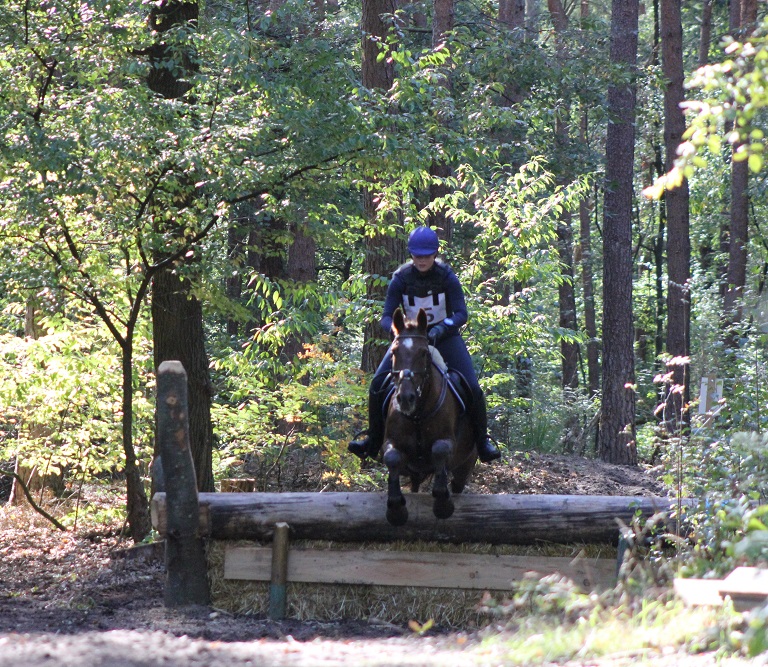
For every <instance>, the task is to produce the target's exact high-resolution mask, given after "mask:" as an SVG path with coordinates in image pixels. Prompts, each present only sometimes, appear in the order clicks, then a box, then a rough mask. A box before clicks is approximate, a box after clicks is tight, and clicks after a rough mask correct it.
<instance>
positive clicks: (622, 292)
mask: <svg viewBox="0 0 768 667" xmlns="http://www.w3.org/2000/svg"><path fill="white" fill-rule="evenodd" d="M637 31H638V0H613V2H612V9H611V62H612V63H613V64H614V65H619V66H623V67H627V68H629V69H630V70H632V69H634V67H635V65H636V62H637ZM635 104H636V93H635V86H634V84H632V83H629V84H625V85H619V86H612V87H611V88H610V89H609V92H608V114H609V118H611V119H612V120H611V121H610V122H609V123H608V134H607V139H606V169H605V204H604V211H603V216H604V220H603V258H604V259H603V289H604V297H603V383H602V387H603V392H602V401H603V402H602V415H601V422H600V434H599V439H598V452H599V456H600V458H601V459H602V460H603V461H607V462H609V463H620V464H627V465H636V464H637V446H636V442H635V387H634V384H635V370H634V354H633V338H634V336H633V330H634V323H633V321H632V270H633V263H632V177H633V162H634V153H635V141H634V139H635V129H634V122H635Z"/></svg>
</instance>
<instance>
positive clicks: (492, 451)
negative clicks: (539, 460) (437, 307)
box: [437, 336, 501, 463]
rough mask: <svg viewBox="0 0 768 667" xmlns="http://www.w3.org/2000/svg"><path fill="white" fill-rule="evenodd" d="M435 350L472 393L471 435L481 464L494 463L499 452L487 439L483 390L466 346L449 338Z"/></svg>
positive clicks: (457, 337) (486, 413) (458, 337)
mask: <svg viewBox="0 0 768 667" xmlns="http://www.w3.org/2000/svg"><path fill="white" fill-rule="evenodd" d="M437 349H438V350H440V353H441V354H442V355H443V359H445V362H446V363H447V364H448V366H449V367H450V368H454V369H456V370H457V371H459V373H461V374H462V375H463V376H464V378H465V379H466V381H467V384H468V385H469V388H470V390H471V391H472V405H471V407H470V412H469V417H470V421H471V422H472V433H473V435H474V438H475V446H476V447H477V455H478V457H479V459H480V460H481V461H482V462H483V463H488V462H489V461H495V460H496V459H498V458H500V457H501V452H500V451H499V448H498V447H497V446H496V445H494V444H493V441H492V440H491V439H490V438H489V437H488V412H487V410H486V404H485V394H483V390H482V389H481V387H480V383H479V382H478V380H477V375H476V374H475V369H474V367H473V366H472V359H471V357H470V356H469V351H468V350H467V346H466V345H465V344H464V341H463V340H462V338H461V336H449V337H448V338H446V339H444V340H443V341H441V342H440V344H439V345H438V346H437Z"/></svg>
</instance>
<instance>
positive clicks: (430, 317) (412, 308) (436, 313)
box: [403, 293, 448, 326]
mask: <svg viewBox="0 0 768 667" xmlns="http://www.w3.org/2000/svg"><path fill="white" fill-rule="evenodd" d="M420 308H423V309H424V312H425V313H426V314H427V324H428V325H429V326H431V325H433V324H437V323H438V322H442V321H443V320H444V319H445V318H446V317H448V311H447V309H446V304H445V294H444V293H441V294H430V295H429V296H424V297H421V296H408V295H405V294H404V295H403V310H405V316H406V317H407V318H408V319H409V320H415V319H416V317H417V316H418V314H419V309H420Z"/></svg>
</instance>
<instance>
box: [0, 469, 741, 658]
mask: <svg viewBox="0 0 768 667" xmlns="http://www.w3.org/2000/svg"><path fill="white" fill-rule="evenodd" d="M306 486H307V487H309V486H311V485H310V484H309V483H307V485H306ZM295 490H306V489H303V488H296V489H295ZM468 492H470V493H502V492H503V493H549V494H593V495H658V494H660V493H662V492H663V489H662V487H661V485H660V484H659V483H658V482H656V481H655V479H654V476H653V473H652V472H649V471H648V470H644V469H642V468H635V469H633V468H625V467H617V466H611V465H607V464H603V463H599V462H596V461H592V460H588V459H583V458H577V457H565V456H544V455H537V454H530V455H524V454H517V455H513V456H507V457H505V459H504V460H503V461H501V462H498V463H495V464H493V465H485V466H479V467H478V470H477V473H476V475H475V479H474V481H473V483H472V485H471V487H470V488H469V489H468ZM119 533H120V526H114V525H112V524H109V523H107V524H105V527H104V528H103V529H99V530H93V529H89V530H74V531H69V532H66V533H62V532H60V531H58V530H55V529H53V527H52V526H50V524H47V523H46V522H45V521H44V520H43V519H42V518H40V517H39V516H38V515H35V514H33V513H32V512H31V511H30V510H29V509H19V508H12V507H9V506H5V507H2V506H0V667H11V666H13V667H18V666H20V665H23V666H25V667H44V666H45V667H47V666H53V665H56V666H69V665H72V666H73V667H74V666H77V667H91V666H93V667H97V666H104V667H106V666H109V667H138V666H149V665H168V666H179V667H181V666H182V665H184V666H190V667H213V666H214V665H222V664H225V665H227V666H228V667H241V666H245V665H262V666H265V667H278V666H281V667H282V666H291V667H293V666H299V665H301V666H302V667H304V666H308V665H318V666H321V667H322V666H325V665H346V664H348V663H351V662H354V663H355V664H356V665H359V666H361V667H366V666H371V667H375V666H383V665H421V666H428V665H438V664H439V665H443V666H445V665H459V664H461V665H500V664H504V658H503V653H501V652H500V651H501V649H500V648H499V644H498V643H488V642H485V643H484V642H483V638H484V637H486V636H488V635H489V634H494V633H498V632H499V631H500V630H501V629H500V628H493V627H487V628H483V629H480V630H477V629H475V630H472V631H468V632H454V631H451V632H447V631H440V630H439V629H438V630H436V631H431V632H429V633H427V634H425V635H424V636H418V635H416V634H414V633H413V632H412V631H411V630H409V629H408V628H406V627H396V626H392V625H386V624H380V623H375V622H370V623H368V622H361V621H346V622H336V623H321V622H299V621H295V620H285V621H281V622H275V621H269V620H267V619H265V618H264V617H263V616H259V615H241V616H238V615H233V614H229V613H226V612H223V611H221V610H216V609H213V608H194V609H187V610H184V611H178V610H169V609H166V608H165V607H164V605H163V581H164V571H163V564H162V559H161V558H160V557H159V556H160V553H159V550H157V549H155V550H152V549H143V550H141V551H136V550H130V551H128V554H129V555H130V557H129V556H126V555H125V553H126V552H125V550H126V548H128V547H129V546H130V545H129V544H128V543H127V542H126V541H125V538H122V537H121V536H120V535H119ZM494 647H495V648H494ZM648 657H649V656H647V655H644V656H641V658H642V661H643V662H646V661H647V659H648ZM651 657H653V660H651V661H649V662H646V664H653V665H661V666H664V665H669V666H670V667H672V665H678V664H681V661H680V656H676V655H664V654H658V655H655V656H651ZM637 658H638V656H636V655H635V656H629V655H628V656H614V657H613V658H611V659H610V660H607V661H603V660H600V661H593V662H589V663H585V665H586V664H589V665H595V666H598V665H600V666H603V665H604V666H605V667H620V665H625V664H626V665H629V664H634V663H636V661H637ZM683 662H684V664H686V665H691V666H692V667H705V666H707V665H714V664H715V658H714V656H707V655H704V656H696V657H695V658H690V659H689V658H687V657H686V659H685V660H684V661H683ZM718 664H721V665H728V664H734V665H735V664H739V665H743V664H746V663H745V662H743V661H742V662H733V663H728V662H722V661H721V662H719V663H718Z"/></svg>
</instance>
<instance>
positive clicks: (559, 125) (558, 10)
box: [547, 0, 579, 389]
mask: <svg viewBox="0 0 768 667" xmlns="http://www.w3.org/2000/svg"><path fill="white" fill-rule="evenodd" d="M547 6H548V8H549V13H550V18H551V20H552V25H553V26H554V27H555V33H556V40H555V41H556V44H557V57H558V59H559V60H562V61H565V60H567V59H568V49H567V45H566V43H565V41H564V40H565V36H564V33H565V31H566V30H567V29H568V16H567V15H566V13H565V8H564V7H563V4H562V2H561V1H560V0H548V1H547ZM561 104H562V105H563V107H561V108H559V109H557V111H556V113H555V142H556V148H557V153H558V164H559V174H558V179H557V180H558V182H559V184H560V185H561V186H563V187H565V186H566V185H567V184H568V182H569V181H570V180H571V177H572V175H573V170H572V168H571V161H570V160H569V159H568V152H569V144H570V136H569V135H570V126H569V123H568V120H567V119H568V117H569V115H570V110H569V108H568V105H567V103H566V102H562V103H561ZM571 217H572V216H571V212H570V211H567V210H563V211H562V213H560V219H559V221H558V225H557V253H558V257H559V260H560V284H559V285H558V308H559V311H560V321H559V324H560V328H561V329H563V330H570V331H572V332H573V333H574V334H575V333H576V331H577V324H576V296H575V293H574V281H573V229H572V228H571ZM560 355H561V361H560V364H561V371H562V387H563V389H575V388H576V387H578V386H579V374H578V358H579V348H578V345H576V344H575V343H574V342H572V341H569V340H566V339H565V338H562V339H561V341H560Z"/></svg>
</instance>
